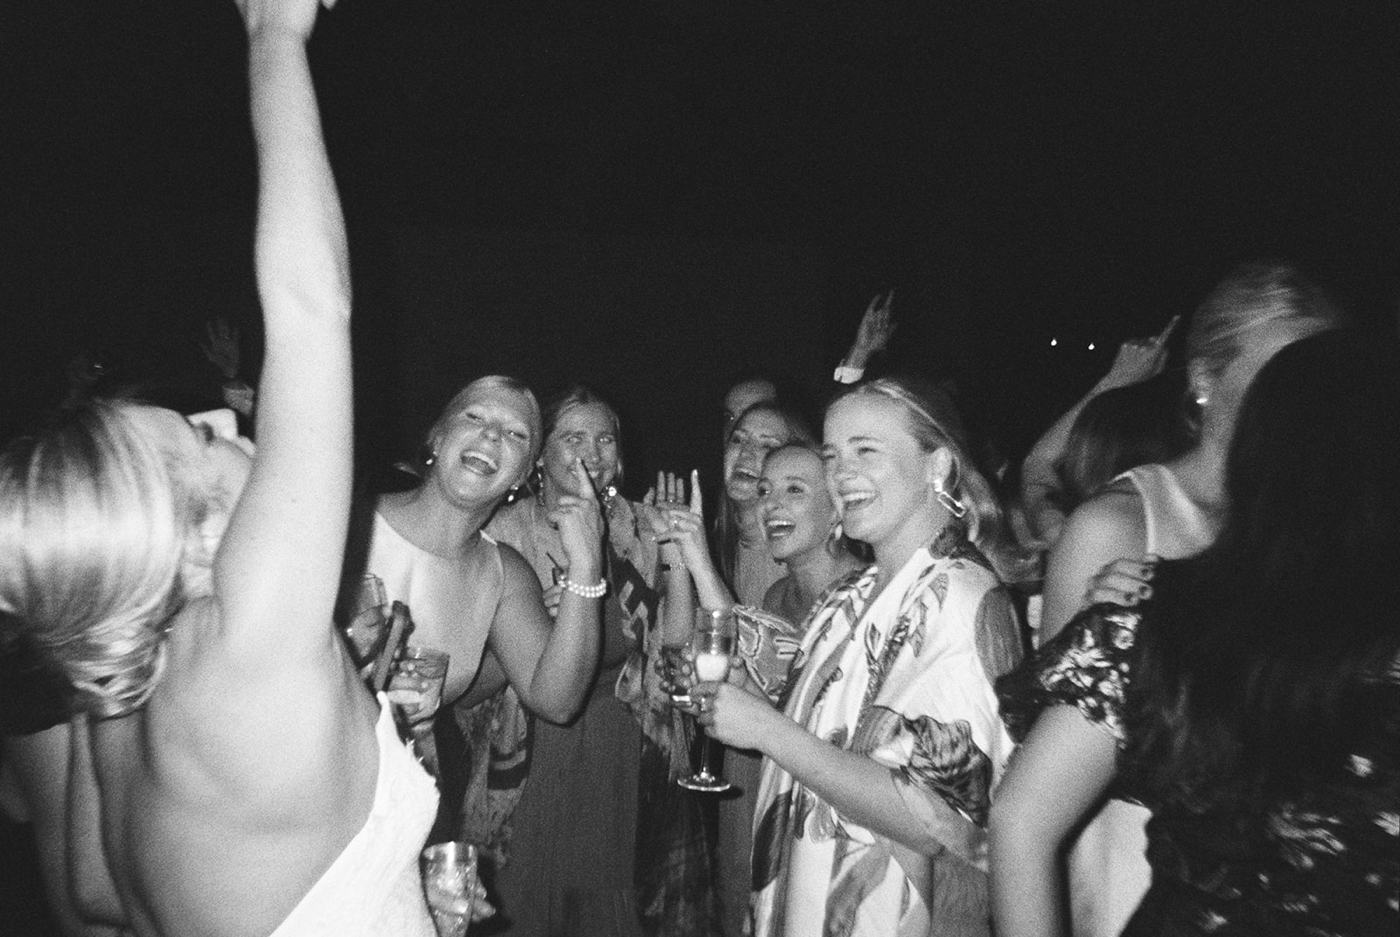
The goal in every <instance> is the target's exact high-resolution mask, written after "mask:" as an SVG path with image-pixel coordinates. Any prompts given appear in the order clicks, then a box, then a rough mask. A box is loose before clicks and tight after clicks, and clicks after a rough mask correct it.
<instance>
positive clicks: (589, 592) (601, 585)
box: [559, 576, 608, 599]
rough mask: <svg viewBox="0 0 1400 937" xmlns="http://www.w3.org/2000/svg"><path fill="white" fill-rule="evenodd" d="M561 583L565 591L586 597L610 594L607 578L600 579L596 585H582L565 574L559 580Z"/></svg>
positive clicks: (600, 596) (597, 597)
mask: <svg viewBox="0 0 1400 937" xmlns="http://www.w3.org/2000/svg"><path fill="white" fill-rule="evenodd" d="M559 585H560V586H562V587H563V589H564V591H565V592H572V593H573V594H574V595H577V596H581V597H582V598H585V599H601V598H602V597H603V596H605V595H607V594H608V581H607V580H606V579H599V580H598V582H597V584H595V585H591V586H581V585H579V584H578V583H576V582H574V581H573V580H572V579H570V578H569V577H568V576H565V577H564V578H563V579H560V580H559Z"/></svg>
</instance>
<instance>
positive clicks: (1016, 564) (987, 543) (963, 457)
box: [828, 377, 1028, 582]
mask: <svg viewBox="0 0 1400 937" xmlns="http://www.w3.org/2000/svg"><path fill="white" fill-rule="evenodd" d="M847 397H881V398H884V399H885V400H892V401H894V402H895V403H898V404H899V405H900V406H902V407H903V408H904V412H905V423H906V425H907V426H908V428H909V433H910V435H911V436H913V437H914V441H915V442H917V443H918V444H919V448H920V449H922V450H923V451H924V452H933V451H934V450H935V449H947V450H948V453H949V454H950V455H951V456H952V457H953V467H952V470H951V471H950V472H949V474H948V486H947V489H946V490H947V492H948V494H950V495H952V496H953V497H954V498H956V499H957V500H958V501H959V502H960V503H961V504H962V505H963V507H965V508H966V509H967V514H966V515H964V516H963V517H962V518H961V520H960V521H958V523H961V524H962V525H963V526H964V527H965V528H966V529H967V538H968V540H970V541H971V542H972V543H973V545H975V546H976V547H977V549H979V550H980V551H982V554H983V555H984V556H985V557H986V558H987V559H988V560H989V561H990V562H991V564H992V566H993V567H994V568H995V570H996V573H997V575H998V577H1000V579H1001V580H1002V582H1017V581H1020V580H1021V579H1024V578H1025V577H1026V575H1027V563H1028V560H1027V557H1026V556H1025V555H1024V553H1023V552H1022V551H1021V550H1019V549H1018V548H1017V547H1016V546H1015V545H1014V543H1013V542H1012V540H1011V537H1010V536H1009V534H1008V532H1007V526H1006V522H1005V517H1004V513H1003V511H1002V508H1001V502H1000V501H999V500H998V499H997V496H996V492H995V490H994V489H993V488H992V486H991V484H990V483H989V482H988V481H987V479H986V478H985V477H984V476H983V475H982V473H981V472H980V471H978V470H977V467H976V466H975V465H974V464H973V461H972V457H971V456H970V455H969V454H968V452H969V450H968V442H967V438H966V435H965V431H964V429H963V423H962V416H961V415H960V414H959V413H958V412H957V408H956V407H955V406H954V405H953V402H952V400H951V399H949V398H948V397H947V395H946V394H944V393H942V391H940V390H938V389H937V388H936V387H933V386H931V385H925V384H924V383H923V382H921V381H914V380H911V379H908V378H893V377H882V378H879V379H878V380H874V381H868V382H866V383H863V384H857V385H856V386H855V387H853V388H852V389H851V390H849V391H847V392H846V393H845V394H842V395H841V396H840V397H837V398H836V400H843V399H845V398H847ZM836 400H833V401H832V405H834V404H835V403H836ZM828 410H830V406H828Z"/></svg>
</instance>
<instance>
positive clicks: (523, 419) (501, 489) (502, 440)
mask: <svg viewBox="0 0 1400 937" xmlns="http://www.w3.org/2000/svg"><path fill="white" fill-rule="evenodd" d="M531 413H532V408H531V406H530V401H529V400H528V399H527V398H526V397H525V395H524V394H523V393H521V392H520V391H518V390H514V389H512V388H509V387H501V386H482V387H476V388H473V389H471V390H470V392H469V393H466V394H465V395H464V396H463V398H462V400H461V406H460V407H459V408H458V409H457V411H456V412H455V413H454V414H453V415H452V416H451V417H449V418H447V419H446V420H444V421H442V422H441V423H440V424H439V426H438V428H437V429H436V430H435V431H434V433H433V438H432V440H431V445H432V449H433V452H434V453H435V454H436V455H435V459H434V462H433V470H432V471H433V474H432V479H433V480H434V481H435V482H436V484H437V485H438V487H439V488H440V489H441V490H442V491H443V492H444V493H445V494H446V495H447V496H448V498H449V500H453V501H458V500H463V501H481V500H488V501H489V500H494V499H496V498H501V497H504V496H505V494H506V492H508V491H509V490H510V489H511V488H513V487H515V486H516V485H518V484H519V483H520V482H521V481H523V480H524V478H525V473H526V472H527V471H528V470H529V467H530V458H531V456H532V454H533V452H534V448H533V445H534V441H533V440H532V439H531V429H530V424H531V419H530V418H531Z"/></svg>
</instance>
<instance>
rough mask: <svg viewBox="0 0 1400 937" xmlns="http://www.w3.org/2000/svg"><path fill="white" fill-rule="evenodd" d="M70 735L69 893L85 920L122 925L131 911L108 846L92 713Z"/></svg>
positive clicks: (77, 721) (75, 719) (76, 719)
mask: <svg viewBox="0 0 1400 937" xmlns="http://www.w3.org/2000/svg"><path fill="white" fill-rule="evenodd" d="M68 736H69V742H70V748H69V761H68V797H67V810H68V824H67V841H68V849H67V864H66V871H67V878H68V892H69V893H68V897H69V898H70V899H71V901H72V907H73V908H74V909H75V910H76V911H77V914H78V916H79V917H81V918H82V919H83V920H85V921H88V922H91V923H99V924H110V925H113V926H117V925H121V924H124V923H125V921H126V912H125V910H123V908H122V904H121V899H120V898H119V897H118V894H117V886H116V883H115V882H114V881H113V880H112V872H111V870H110V869H109V868H108V867H107V854H106V852H105V851H104V849H103V846H102V810H101V800H100V797H101V795H100V794H99V792H98V789H97V774H96V769H95V768H94V767H93V762H92V739H91V736H90V735H89V730H88V720H87V717H86V716H75V717H73V720H72V721H71V722H70V723H69V733H68Z"/></svg>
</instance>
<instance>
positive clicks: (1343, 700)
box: [1126, 330, 1400, 803]
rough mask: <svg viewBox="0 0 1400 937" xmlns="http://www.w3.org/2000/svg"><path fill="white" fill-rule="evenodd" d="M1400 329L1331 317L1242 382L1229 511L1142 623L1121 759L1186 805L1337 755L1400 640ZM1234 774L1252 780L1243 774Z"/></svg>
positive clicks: (1167, 573)
mask: <svg viewBox="0 0 1400 937" xmlns="http://www.w3.org/2000/svg"><path fill="white" fill-rule="evenodd" d="M1397 480H1400V344H1397V342H1396V341H1395V339H1394V338H1393V337H1389V336H1381V335H1368V334H1363V333H1359V332H1356V331H1352V330H1341V331H1330V332H1324V333H1322V334H1318V335H1314V336H1312V337H1309V338H1305V339H1302V340H1300V341H1298V342H1295V343H1293V344H1292V345H1289V346H1288V347H1286V348H1284V349H1283V350H1282V351H1280V352H1279V353H1278V355H1276V356H1275V357H1274V358H1273V360H1272V361H1270V362H1269V363H1268V364H1267V365H1265V366H1264V368H1263V369H1262V370H1261V371H1260V373H1259V375H1258V377H1257V378H1256V379H1255V381H1254V383H1253V384H1252V386H1251V387H1250V389H1249V391H1248V393H1247V394H1246V396H1245V400H1244V404H1243V407H1242V410H1241V415H1240V421H1239V424H1238V427H1237V430H1236V434H1235V438H1234V442H1233V444H1232V447H1231V449H1230V455H1229V458H1228V462H1227V468H1226V493H1227V495H1228V497H1229V500H1230V511H1229V518H1228V520H1227V522H1226V526H1225V529H1224V530H1223V531H1222V533H1221V535H1220V537H1219V538H1218V539H1217V541H1216V543H1215V545H1214V546H1212V547H1211V548H1210V549H1209V550H1207V551H1206V552H1205V553H1204V554H1202V555H1201V556H1199V557H1197V558H1195V559H1192V560H1185V561H1181V562H1179V563H1170V564H1166V565H1165V566H1164V567H1163V570H1162V572H1161V573H1159V575H1158V581H1157V594H1158V596H1159V599H1158V601H1157V602H1156V603H1154V607H1153V608H1151V609H1150V610H1149V612H1148V614H1147V616H1146V618H1145V619H1144V621H1143V622H1142V625H1141V628H1140V636H1139V639H1138V640H1139V646H1140V650H1141V659H1140V662H1139V664H1138V666H1137V667H1136V668H1135V671H1134V676H1133V683H1132V687H1131V690H1130V695H1129V705H1128V709H1127V714H1128V728H1129V731H1128V736H1129V738H1130V740H1131V744H1130V748H1129V750H1128V751H1127V753H1126V754H1127V756H1128V759H1129V762H1130V763H1131V764H1133V765H1135V766H1137V768H1138V769H1139V770H1140V771H1142V772H1145V775H1144V777H1145V778H1146V780H1147V783H1148V786H1149V788H1150V789H1152V790H1157V791H1164V792H1165V791H1173V792H1175V793H1176V794H1177V795H1178V796H1185V797H1186V798H1187V799H1188V801H1189V802H1206V803H1208V802H1210V801H1211V799H1212V796H1213V795H1215V794H1218V793H1220V792H1221V791H1223V790H1224V789H1225V788H1226V787H1227V786H1228V788H1229V789H1230V790H1234V791H1241V790H1242V791H1244V792H1245V794H1246V795H1248V794H1250V793H1251V792H1253V793H1261V794H1262V793H1267V792H1271V791H1277V790H1278V789H1279V785H1281V784H1287V785H1292V787H1291V788H1290V789H1298V787H1297V786H1298V785H1308V784H1311V783H1313V782H1315V781H1316V780H1317V779H1318V778H1320V777H1322V776H1323V773H1324V772H1326V771H1328V770H1329V766H1330V770H1336V766H1337V765H1338V764H1339V763H1340V759H1341V758H1342V757H1343V756H1344V755H1345V754H1346V753H1347V752H1348V750H1349V749H1348V746H1349V744H1350V741H1351V740H1352V739H1355V738H1356V737H1357V736H1356V733H1357V732H1360V731H1363V729H1362V728H1359V725H1361V724H1362V723H1364V720H1366V719H1367V718H1368V715H1369V714H1371V713H1374V712H1375V707H1374V706H1368V705H1367V704H1366V702H1365V701H1366V699H1367V698H1368V697H1369V696H1370V695H1371V694H1373V693H1375V692H1376V690H1377V687H1378V685H1379V684H1380V683H1381V682H1383V681H1385V680H1387V679H1388V680H1390V681H1395V680H1397V679H1400V677H1397V675H1396V670H1395V668H1396V662H1397V653H1400V627H1397V625H1396V616H1397V610H1400V579H1397V577H1396V574H1395V570H1396V569H1397V568H1400V537H1397V531H1400V483H1398V482H1397ZM1241 785H1242V786H1241Z"/></svg>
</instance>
